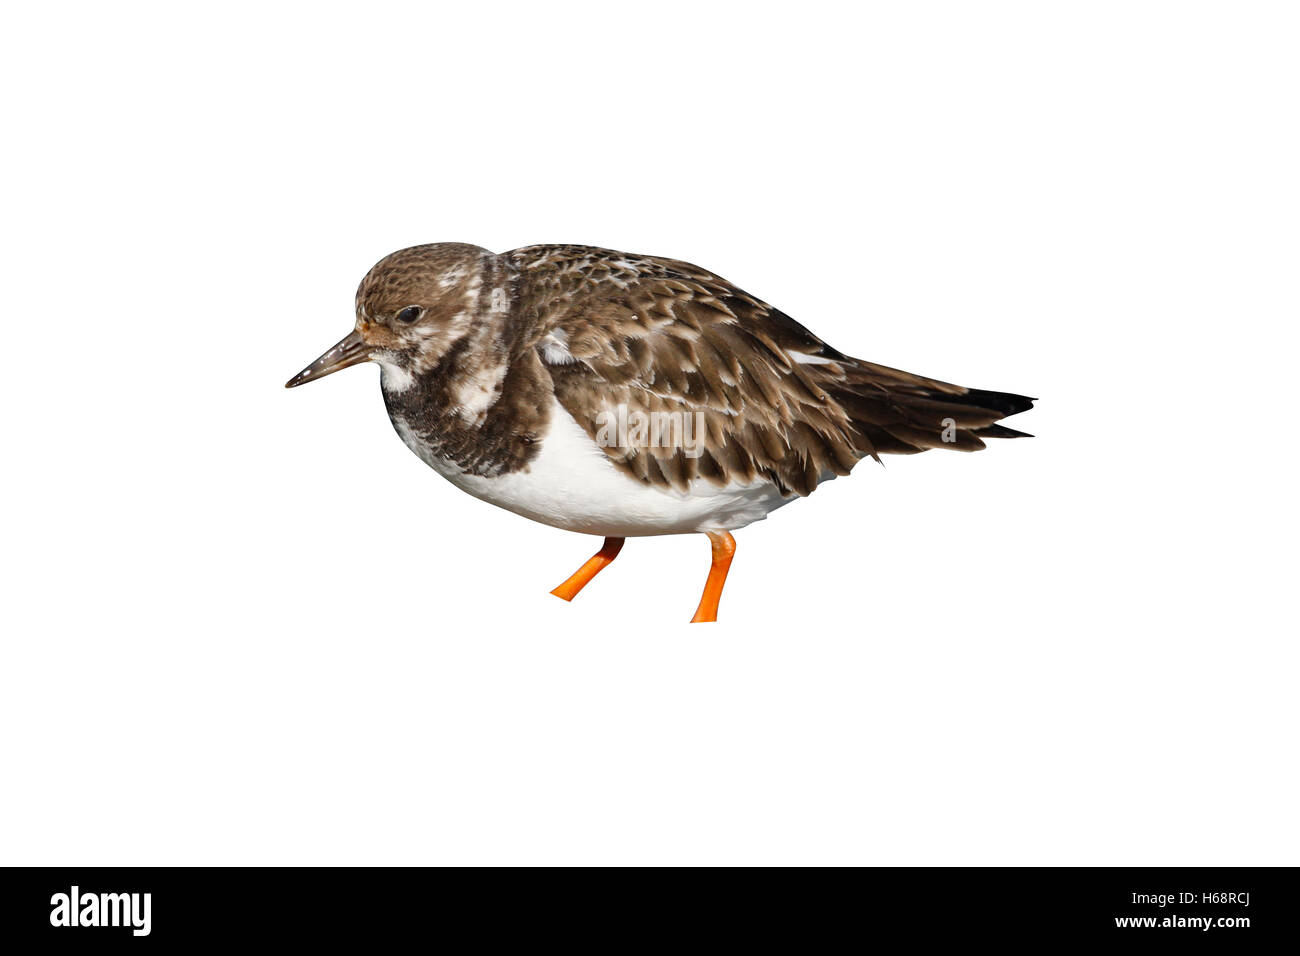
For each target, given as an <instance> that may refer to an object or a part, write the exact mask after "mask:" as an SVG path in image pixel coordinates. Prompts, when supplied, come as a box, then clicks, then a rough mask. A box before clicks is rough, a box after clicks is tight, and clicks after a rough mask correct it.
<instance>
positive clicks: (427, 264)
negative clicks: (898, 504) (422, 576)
mask: <svg viewBox="0 0 1300 956" xmlns="http://www.w3.org/2000/svg"><path fill="white" fill-rule="evenodd" d="M411 304H418V305H419V306H421V307H422V309H423V310H424V311H423V315H422V317H421V318H420V320H419V321H418V322H417V323H415V324H414V325H412V326H411V327H409V328H404V327H402V326H401V324H400V323H398V322H396V321H395V320H394V319H393V316H394V315H395V314H396V313H397V312H398V311H399V310H401V309H402V308H404V307H406V306H408V305H411ZM357 312H358V322H359V323H364V324H365V325H366V327H367V329H368V332H369V336H370V339H371V340H372V341H373V342H374V344H375V345H376V346H377V347H378V348H380V349H381V350H386V351H382V352H381V354H382V355H383V356H384V357H385V358H386V359H387V360H388V361H389V363H390V364H391V365H393V366H394V367H396V368H397V369H400V370H402V371H405V372H407V373H409V374H410V375H411V376H412V381H411V383H410V385H409V386H408V387H407V388H405V389H400V390H398V389H389V388H387V387H386V388H385V397H386V400H387V402H388V406H389V411H390V414H391V415H392V416H393V417H394V421H395V422H398V423H399V427H400V426H405V427H407V428H409V429H411V430H412V431H414V432H415V433H416V434H417V435H418V436H419V438H420V439H421V440H422V441H424V442H425V443H426V444H427V445H428V446H429V448H430V449H431V450H432V451H433V452H434V453H435V454H437V455H438V456H440V457H442V458H445V459H447V460H448V461H449V462H452V463H454V464H455V465H456V466H457V467H459V468H461V469H463V470H466V471H469V472H471V473H473V474H481V475H494V474H503V473H508V472H510V471H514V470H517V469H520V468H523V467H525V466H526V465H527V463H528V462H529V460H530V459H531V457H532V456H533V455H534V454H535V453H536V447H537V442H538V441H539V440H541V439H542V438H543V437H544V435H545V434H546V430H547V424H548V422H547V419H548V407H549V402H548V401H547V398H548V396H549V394H554V396H555V398H556V399H557V400H558V401H559V403H560V405H561V406H563V408H564V409H565V410H566V411H567V412H568V413H569V414H570V415H572V416H573V418H574V419H575V420H576V421H577V422H578V424H579V425H580V426H581V427H582V428H583V429H584V430H585V431H586V432H587V433H588V434H589V435H590V436H591V437H592V438H593V440H594V439H595V438H596V436H597V432H598V429H599V427H600V424H599V423H600V420H601V419H600V417H599V416H600V414H601V413H602V412H609V411H610V410H611V409H613V408H615V407H617V406H620V405H621V406H623V407H624V408H627V409H631V410H634V411H639V412H643V413H645V414H647V415H649V414H651V413H655V412H681V411H688V412H691V413H701V414H702V415H703V416H704V422H705V425H706V435H707V443H706V446H705V448H704V450H703V452H702V453H700V454H698V455H690V454H687V453H686V452H685V451H684V450H683V448H682V447H680V446H668V447H653V446H651V445H649V444H648V443H640V444H636V443H632V444H630V445H629V446H627V447H623V446H618V445H613V446H609V447H605V448H604V449H603V450H604V452H605V454H607V455H608V456H609V458H610V459H611V460H612V461H613V462H614V463H615V464H616V465H617V466H618V467H619V468H621V469H623V470H625V471H626V473H627V474H629V475H631V476H634V477H635V478H637V479H638V480H640V481H642V482H644V483H647V484H649V485H653V486H658V487H664V488H666V489H674V490H676V491H678V492H685V491H686V490H687V489H688V488H689V484H690V482H691V481H692V480H694V479H705V480H707V481H709V482H712V483H714V484H717V485H727V484H731V483H734V482H737V481H739V482H748V481H751V480H753V479H754V478H762V479H766V480H768V481H770V482H772V483H773V484H774V485H775V486H776V487H777V488H778V489H779V490H780V492H781V493H782V494H783V495H792V494H793V495H807V494H809V493H811V492H812V491H813V490H814V489H815V488H816V487H817V485H818V483H819V482H820V481H822V480H824V479H825V478H827V477H831V476H834V475H844V474H848V472H849V470H850V469H852V467H853V466H854V465H855V464H856V463H857V462H858V461H859V460H861V459H862V458H863V457H867V456H870V457H878V456H879V455H881V454H912V453H915V452H919V451H925V450H926V449H929V448H955V449H958V450H961V451H973V450H976V449H979V448H983V447H984V442H983V439H984V438H989V437H995V438H1003V437H1016V436H1020V435H1021V434H1022V433H1021V432H1017V431H1014V430H1012V429H1009V428H1006V427H1004V426H1001V425H997V424H996V422H997V421H998V420H999V419H1001V418H1003V417H1004V416H1006V415H1011V414H1015V413H1016V412H1019V411H1023V410H1024V409H1026V408H1028V407H1030V405H1031V404H1032V400H1031V399H1027V398H1024V397H1022V396H1018V395H1012V394H1008V393H1000V392H986V391H979V390H974V389H968V388H963V387H961V386H957V385H951V384H948V383H946V382H940V381H936V380H934V379H928V378H922V377H921V376H918V375H912V374H910V373H907V372H901V371H898V370H895V369H891V368H886V367H884V366H881V365H876V364H873V363H871V362H864V361H862V360H859V359H855V358H851V357H850V356H847V355H845V354H843V353H841V352H839V351H837V350H836V349H834V348H832V347H831V346H829V345H827V344H826V343H825V342H823V341H822V340H821V339H819V338H818V337H817V336H815V335H814V334H812V333H811V332H810V331H808V330H807V329H806V328H804V327H803V326H802V325H800V324H799V323H798V322H796V321H794V320H793V319H792V318H790V317H789V316H787V315H786V314H785V313H783V312H781V311H780V310H778V309H775V308H773V307H772V306H770V305H768V304H767V303H765V302H763V301H762V300H760V299H757V298H755V297H753V296H751V295H749V294H748V293H746V292H744V291H742V290H740V289H737V288H736V287H735V286H733V285H731V284H730V283H729V282H727V281H726V280H725V279H722V278H720V277H718V276H716V275H714V274H713V273H711V272H709V271H708V270H706V269H701V268H700V267H698V266H694V265H691V264H690V263H686V262H680V261H677V260H673V259H662V258H657V257H653V256H640V255H631V254H627V253H621V252H615V251H612V250H608V249H598V248H594V247H589V246H576V245H550V246H528V247H526V248H522V249H516V250H514V251H512V252H507V253H504V254H502V255H500V256H496V255H493V254H491V253H489V252H488V251H487V250H484V249H480V248H478V247H476V246H469V245H464V244H460V243H440V244H435V245H430V246H416V247H414V248H411V249H404V250H401V251H399V252H396V253H394V254H392V255H391V256H388V257H387V258H386V259H384V260H382V261H381V262H379V263H378V264H377V265H376V266H375V267H374V268H373V269H372V270H371V271H370V273H369V274H368V275H367V276H366V278H365V279H364V280H363V282H362V283H361V287H360V289H359V290H358V292H357ZM474 383H478V384H477V386H475V385H474ZM467 393H468V397H467ZM467 411H468V413H467Z"/></svg>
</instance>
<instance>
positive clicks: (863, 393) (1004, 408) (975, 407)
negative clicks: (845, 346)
mask: <svg viewBox="0 0 1300 956" xmlns="http://www.w3.org/2000/svg"><path fill="white" fill-rule="evenodd" d="M846 372H847V374H846V376H845V378H844V380H843V381H842V382H841V383H839V385H838V387H837V388H836V389H835V394H834V397H835V398H836V400H837V401H838V402H839V403H840V405H841V406H842V407H843V408H844V410H845V412H847V413H848V415H849V418H850V419H851V421H852V422H853V425H854V427H855V428H856V429H857V430H858V432H860V433H861V435H862V438H863V439H864V441H863V443H862V445H861V447H860V450H861V451H863V452H864V453H866V454H868V455H871V456H872V457H873V458H877V459H879V456H880V455H914V454H916V453H917V452H922V451H927V450H928V449H931V448H952V449H956V450H957V451H978V450H979V449H981V448H983V447H984V439H986V438H1030V437H1032V436H1031V435H1029V434H1027V433H1026V432H1022V431H1017V430H1016V429H1014V428H1008V427H1007V426H1006V425H1001V424H998V423H999V422H1000V421H1001V420H1002V419H1003V418H1006V417H1008V416H1010V415H1015V414H1017V413H1018V412H1023V411H1025V410H1026V409H1029V408H1032V407H1033V404H1034V402H1035V401H1036V399H1032V398H1026V397H1025V396H1024V395H1016V394H1013V393H1011V392H991V391H986V390H984V389H979V388H964V387H962V386H960V385H951V384H949V383H947V382H940V381H937V380H936V379H929V378H922V377H921V376H919V375H913V374H911V373H910V372H903V371H899V370H898V369H892V368H887V367H886V366H884V365H876V364H874V363H872V362H863V361H859V360H856V359H855V360H853V361H852V363H851V364H849V365H848V366H847V368H846Z"/></svg>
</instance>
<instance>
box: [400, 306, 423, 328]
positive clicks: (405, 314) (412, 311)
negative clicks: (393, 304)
mask: <svg viewBox="0 0 1300 956" xmlns="http://www.w3.org/2000/svg"><path fill="white" fill-rule="evenodd" d="M422 315H424V309H422V308H420V307H419V306H418V305H408V306H407V307H406V308H404V309H403V310H402V311H401V312H398V313H397V321H398V322H406V323H407V324H410V323H411V322H414V321H415V320H416V319H418V318H419V317H420V316H422Z"/></svg>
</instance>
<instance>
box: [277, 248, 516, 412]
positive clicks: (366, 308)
mask: <svg viewBox="0 0 1300 956" xmlns="http://www.w3.org/2000/svg"><path fill="white" fill-rule="evenodd" d="M495 259H496V257H495V256H493V255H492V253H490V252H488V250H486V249H481V248H479V247H478V246H471V245H467V244H465V243H461V242H438V243H433V244H431V245H425V246H412V247H411V248H409V249H400V250H398V251H397V252H394V253H392V254H391V255H388V256H385V257H384V258H383V259H380V260H379V262H377V263H375V265H374V267H373V268H372V269H371V270H370V271H369V272H368V273H366V277H365V278H364V279H362V280H361V285H360V287H358V289H357V318H356V326H355V327H354V328H353V330H352V331H351V332H349V333H348V334H347V335H345V336H344V337H343V338H342V339H340V340H339V341H338V342H337V343H335V345H334V346H333V347H332V348H330V349H329V350H328V351H326V352H325V354H324V355H322V356H321V357H320V358H318V359H316V361H314V362H312V363H311V364H310V365H308V366H307V367H306V368H305V369H303V370H302V371H301V372H299V373H298V374H297V375H295V376H294V377H293V378H291V379H289V381H287V382H285V386H284V387H285V388H293V387H295V386H297V385H302V384H303V383H305V382H311V381H315V380H316V379H318V378H324V377H325V376H326V375H329V374H330V373H332V372H337V371H339V370H340V369H345V368H348V367H349V366H352V365H358V364H360V363H361V362H378V363H379V364H380V365H382V366H383V368H384V372H385V387H388V383H389V381H390V377H391V380H392V381H394V382H395V383H397V384H398V387H401V383H403V382H407V383H409V381H410V380H411V379H412V377H413V376H415V375H419V374H421V373H422V372H425V371H428V370H429V369H430V368H432V367H433V366H435V365H436V364H437V363H438V361H439V359H441V358H442V357H443V356H444V355H445V354H446V353H447V351H448V349H450V348H451V346H452V345H453V344H455V343H456V342H457V341H458V340H460V339H461V338H463V337H464V336H465V335H466V334H467V333H468V332H469V330H470V328H471V327H472V325H473V324H474V322H475V319H476V318H477V316H478V315H479V313H480V305H479V300H480V298H481V297H482V296H483V295H484V294H485V293H489V291H490V290H486V289H485V288H484V280H485V278H486V277H487V273H489V272H491V271H493V268H492V267H493V262H494V260H495Z"/></svg>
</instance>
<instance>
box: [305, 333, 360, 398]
mask: <svg viewBox="0 0 1300 956" xmlns="http://www.w3.org/2000/svg"><path fill="white" fill-rule="evenodd" d="M369 358H370V346H369V345H367V344H366V343H365V342H363V341H362V340H361V333H360V332H357V331H356V330H353V331H352V332H349V333H348V334H347V335H345V336H344V337H343V338H341V339H339V341H338V342H337V343H335V345H334V347H333V348H332V349H330V350H329V351H328V352H326V353H325V354H324V355H322V356H321V357H320V358H318V359H317V360H316V361H314V362H312V363H311V364H310V365H308V366H307V367H306V368H305V369H303V370H302V371H301V372H299V373H298V374H297V375H295V376H294V377H293V378H291V379H289V381H287V382H285V383H284V387H285V388H293V387H294V386H296V385H301V384H302V383H303V382H312V381H315V380H316V379H318V378H324V377H325V376H326V375H329V374H330V373H331V372H337V371H338V370H339V369H344V368H347V367H348V366H350V365H359V364H360V363H362V362H365V361H367V360H369Z"/></svg>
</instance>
